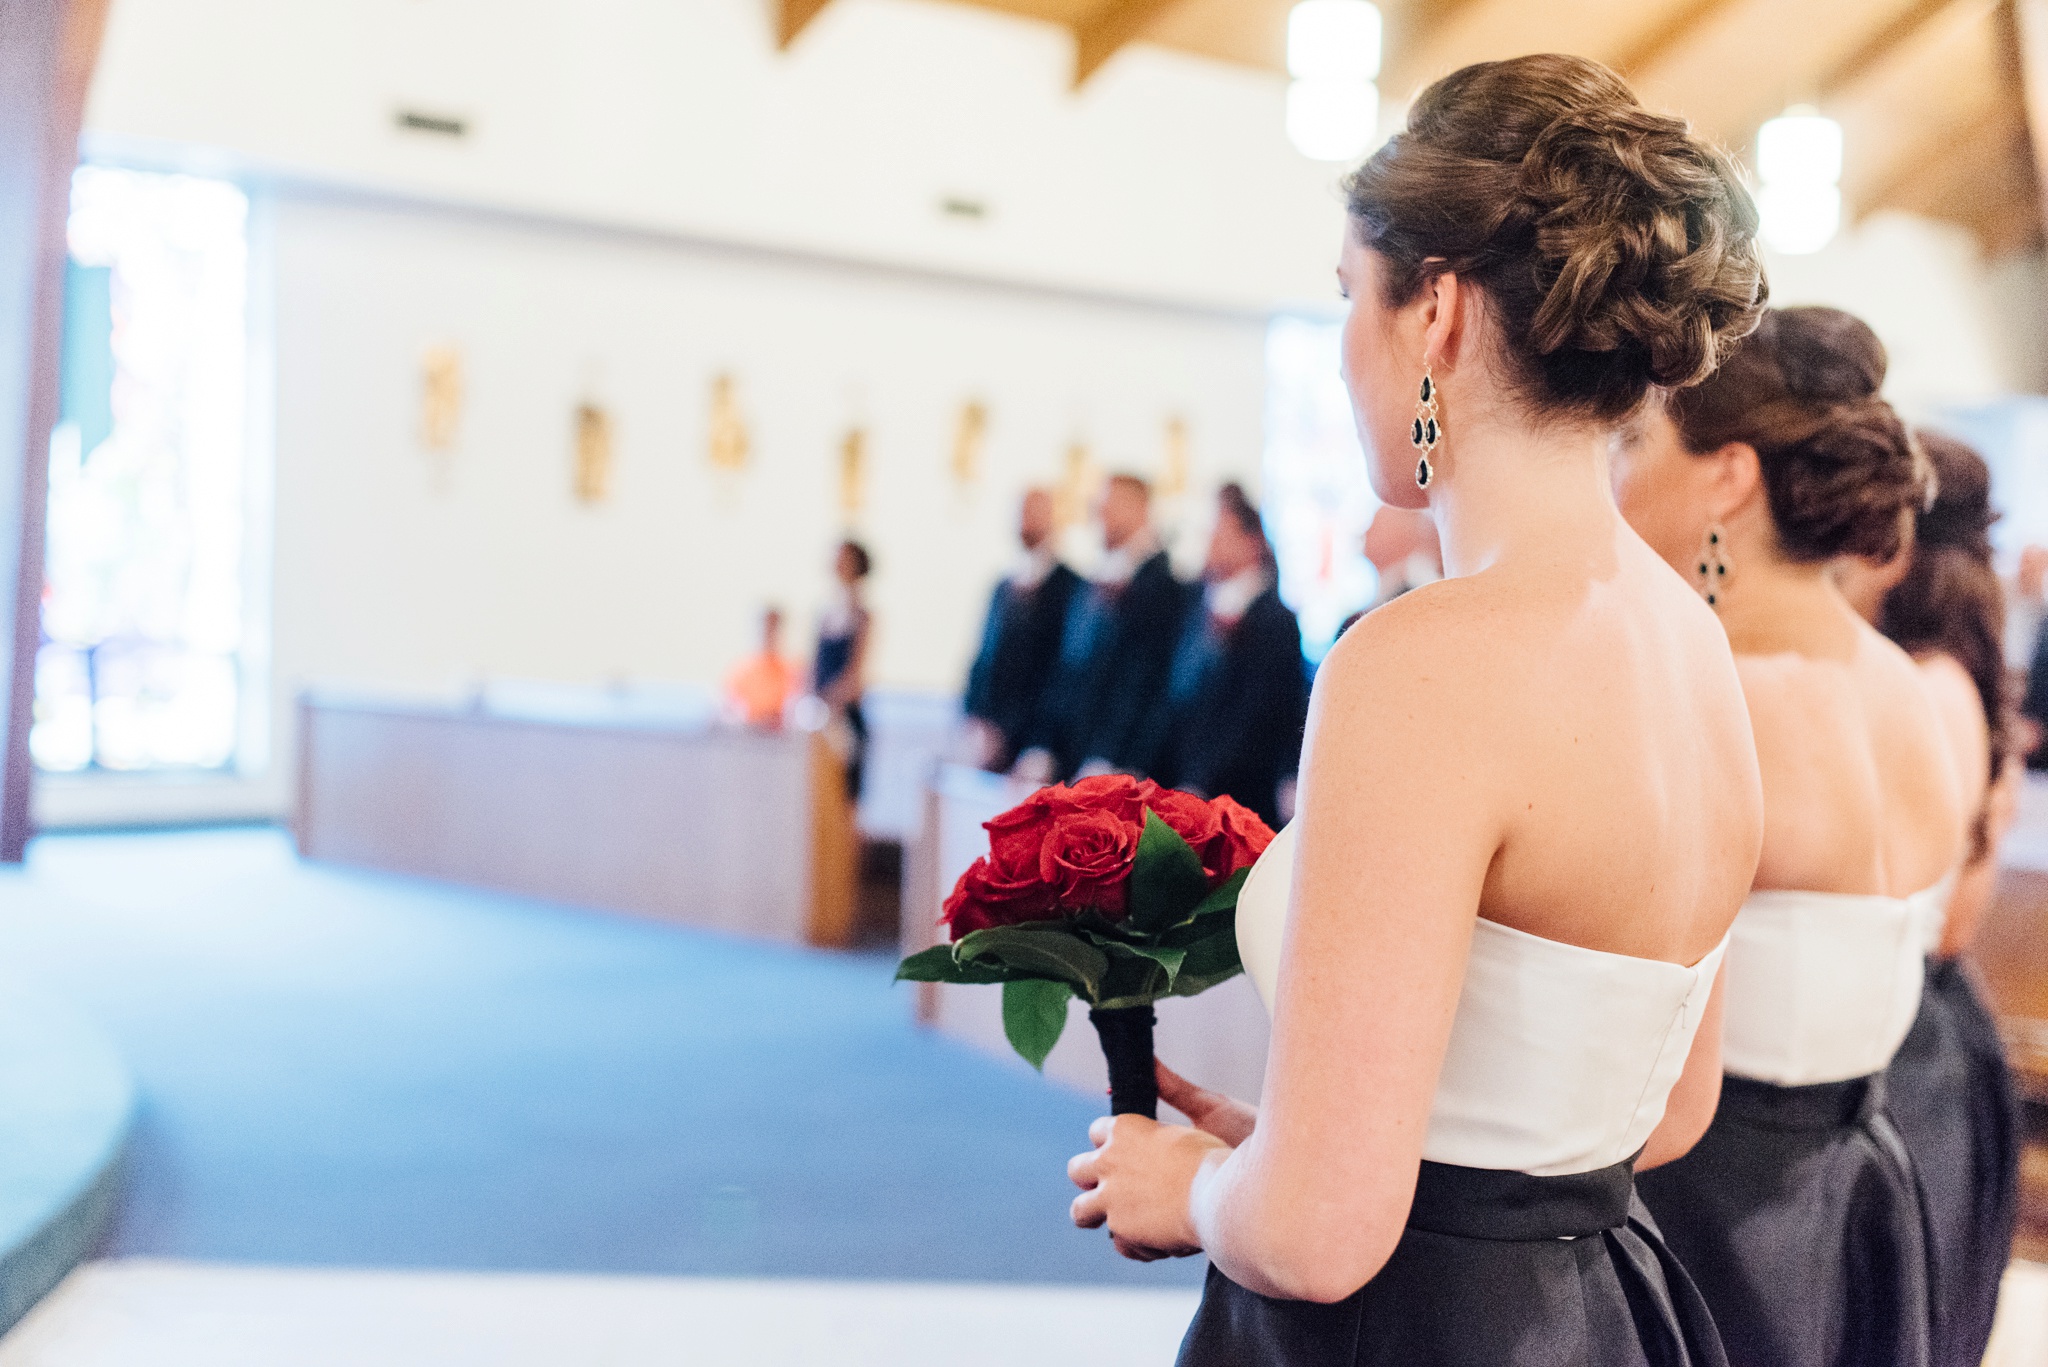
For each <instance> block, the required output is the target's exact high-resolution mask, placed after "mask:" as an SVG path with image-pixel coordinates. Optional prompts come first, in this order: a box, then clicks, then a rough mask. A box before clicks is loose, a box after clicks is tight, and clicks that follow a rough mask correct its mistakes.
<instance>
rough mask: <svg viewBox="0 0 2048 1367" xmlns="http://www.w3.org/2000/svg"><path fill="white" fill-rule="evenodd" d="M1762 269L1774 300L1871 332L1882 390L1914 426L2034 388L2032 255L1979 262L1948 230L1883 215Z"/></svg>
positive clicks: (1961, 235) (2035, 262) (1965, 238)
mask: <svg viewBox="0 0 2048 1367" xmlns="http://www.w3.org/2000/svg"><path fill="white" fill-rule="evenodd" d="M1769 271H1770V281H1771V302H1772V303H1774V304H1779V305H1787V304H1831V305H1833V306H1834V307H1836V308H1841V309H1847V310H1848V311H1849V312H1851V313H1854V314H1856V315H1858V316H1859V317H1861V318H1862V319H1863V320H1864V321H1865V322H1867V323H1869V324H1870V326H1871V327H1872V328H1873V329H1874V330H1875V331H1876V332H1877V335H1878V336H1879V337H1881V338H1883V339H1884V344H1885V349H1886V350H1887V351H1888V352H1889V353H1890V355H1891V371H1890V374H1889V376H1888V378H1887V380H1886V383H1885V393H1886V395H1887V396H1888V397H1889V398H1891V400H1892V401H1893V402H1894V403H1896V404H1898V405H1899V406H1900V407H1901V408H1902V409H1904V410H1906V411H1907V413H1908V414H1910V415H1912V416H1914V417H1915V418H1920V419H1924V418H1926V417H1928V416H1931V415H1932V414H1934V413H1936V412H1938V411H1939V410H1941V409H1942V408H1945V407H1949V406H1953V405H1955V404H1960V403H1973V402H1978V401H1981V400H1984V399H1989V398H1993V397H1996V396H1997V395H2000V394H2009V393H2014V392H2018V391H2025V390H2029V389H2034V388H2037V387H2038V386H2039V383H2040V379H2041V365H2042V359H2043V358H2042V356H2041V354H2040V351H2039V342H2040V340H2041V338H2040V335H2039V328H2040V323H2039V314H2040V312H2041V307H2042V304H2043V303H2044V302H2048V300H2044V297H2043V295H2042V294H2041V292H2040V289H2041V278H2040V274H2041V273H2040V266H2039V258H2038V257H2016V258H2011V259H2008V260H2006V261H2002V262H1997V263H1992V262H1987V261H1986V260H1985V259H1984V256H1983V253H1982V252H1981V251H1980V249H1979V248H1978V246H1977V243H1976V240H1975V239H1974V238H1973V237H1972V236H1971V235H1970V234H1969V233H1968V232H1966V231H1965V230H1964V229H1962V228H1961V227H1958V226H1957V225H1955V224H1952V223H1937V222H1934V221H1932V220H1930V219H1924V218H1915V217H1911V216H1908V215H1905V214H1897V213H1879V214H1873V215H1871V216H1870V217H1869V218H1867V219H1865V220H1863V221H1862V222H1861V223H1860V224H1857V225H1854V226H1852V227H1848V228H1845V230H1844V231H1843V232H1842V234H1841V235H1840V236H1839V237H1837V238H1836V239H1835V240H1834V241H1833V242H1831V243H1829V244H1828V246H1826V247H1824V248H1823V249H1821V250H1820V251H1818V252H1815V253H1813V254H1812V255H1810V256H1780V255H1775V254H1773V255H1772V256H1771V257H1770V259H1769Z"/></svg>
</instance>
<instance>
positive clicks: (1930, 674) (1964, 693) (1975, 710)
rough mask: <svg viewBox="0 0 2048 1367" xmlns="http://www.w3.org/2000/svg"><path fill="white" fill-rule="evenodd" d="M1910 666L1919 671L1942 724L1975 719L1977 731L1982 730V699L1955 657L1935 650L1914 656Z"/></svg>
mask: <svg viewBox="0 0 2048 1367" xmlns="http://www.w3.org/2000/svg"><path fill="white" fill-rule="evenodd" d="M1913 662H1914V663H1915V664H1917V665H1918V666H1919V667H1920V681H1921V683H1922V684H1924V685H1925V686H1926V688H1927V691H1928V694H1929V696H1931V697H1932V698H1933V699H1934V705H1935V707H1936V708H1938V709H1939V710H1940V712H1941V714H1942V717H1943V719H1944V720H1947V721H1949V722H1951V723H1960V722H1961V721H1962V720H1963V719H1965V718H1974V719H1975V721H1976V723H1977V725H1978V726H1979V727H1980V728H1981V727H1982V726H1983V724H1984V699H1983V696H1982V695H1981V694H1979V693H1978V692H1977V681H1976V680H1975V679H1972V678H1971V677H1970V672H1969V671H1968V670H1966V669H1964V668H1963V666H1962V664H1961V663H1960V662H1958V661H1957V659H1956V657H1955V656H1953V655H1951V654H1949V653H1948V652H1947V651H1945V650H1937V651H1933V652H1931V653H1929V654H1926V655H1921V656H1917V657H1915V659H1914V661H1913Z"/></svg>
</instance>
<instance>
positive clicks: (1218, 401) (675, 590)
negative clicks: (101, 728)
mask: <svg viewBox="0 0 2048 1367" xmlns="http://www.w3.org/2000/svg"><path fill="white" fill-rule="evenodd" d="M270 209H271V212H269V213H268V214H267V215H265V217H267V218H268V220H269V224H270V228H269V231H270V233H271V235H272V236H271V240H270V242H269V250H268V252H267V255H268V256H269V257H270V259H271V262H272V269H273V271H274V288H275V301H274V311H275V365H276V443H275V444H276V472H275V487H276V516H275V526H274V540H275V547H276V549H275V574H274V579H273V583H272V594H273V602H274V620H275V625H274V632H273V640H272V665H273V671H274V677H275V682H276V712H275V717H276V725H277V728H278V729H277V730H276V733H275V734H276V736H277V742H278V743H277V744H276V745H275V746H274V748H273V755H274V756H275V757H276V759H277V762H276V763H274V764H273V765H272V766H271V768H270V771H269V772H268V774H267V775H266V776H265V778H264V780H263V781H262V782H261V783H260V784H259V785H257V786H256V787H255V788H245V789H243V790H241V791H239V792H237V793H225V792H218V791H216V792H214V793H212V794H211V795H210V796H209V795H205V794H202V795H201V798H200V799H199V800H200V801H201V802H202V806H201V807H200V808H198V809H195V808H193V807H192V806H191V805H190V803H191V801H193V800H194V799H193V798H192V796H191V795H190V794H183V795H179V794H171V795H167V794H166V793H165V792H164V791H163V790H162V789H161V788H149V789H144V790H140V791H138V790H136V789H134V788H129V789H126V790H121V791H118V792H117V793H116V794H115V795H114V796H112V797H106V796H101V797H98V798H94V797H93V796H92V795H91V794H86V795H84V796H81V795H80V793H79V790H78V789H77V788H76V787H75V786H74V785H67V784H54V785H50V784H46V785H45V788H46V794H45V802H44V811H45V816H46V817H47V818H49V819H52V820H64V819H66V818H70V819H81V818H85V817H90V816H99V817H102V818H104V817H105V816H107V815H109V814H118V815H121V816H124V817H129V818H131V819H132V818H133V817H134V816H136V815H140V814H144V813H167V812H171V811H186V812H190V811H193V810H204V809H206V808H205V806H204V803H207V802H210V803H212V804H213V805H214V807H218V806H219V805H220V804H222V803H226V804H227V806H228V807H229V808H230V809H237V808H238V805H239V809H255V810H273V811H275V810H282V809H283V807H284V805H285V803H286V800H287V798H288V794H289V787H288V786H287V785H288V780H289V759H290V756H291V745H290V736H289V727H290V725H291V721H292V717H291V712H290V706H289V702H290V698H291V696H292V694H293V693H294V692H295V690H296V689H297V688H299V687H300V686H302V685H304V684H307V683H312V682H319V681H346V682H353V683H372V684H377V685H386V686H400V687H421V688H435V689H440V688H449V687H460V686H463V685H465V684H468V683H472V682H474V681H476V680H479V679H481V678H483V677H485V676H490V675H497V676H507V675H509V676H518V677H534V678H546V679H558V680H567V681H578V682H602V681H605V680H609V679H612V678H616V677H621V676H623V677H628V678H632V679H636V680H641V681H703V682H707V683H709V682H715V681H716V680H717V679H718V678H719V676H720V675H721V674H722V673H723V671H724V670H725V669H726V668H727V667H728V666H729V665H730V664H731V662H732V661H733V660H735V659H736V658H738V657H739V656H740V655H741V654H742V653H743V652H744V651H745V650H746V649H747V648H748V647H749V645H750V642H751V640H752V638H753V634H754V632H755V629H756V619H757V614H758V612H759V609H760V607H761V605H762V604H763V603H764V602H767V601H771V600H773V601H777V602H780V603H782V604H785V605H786V606H787V607H789V608H790V609H791V610H792V613H793V619H792V628H793V631H792V635H793V636H795V637H796V638H797V643H798V644H799V645H801V643H802V639H803V637H804V635H805V634H806V633H807V632H808V631H809V629H810V626H811V622H812V618H813V614H814V612H815V610H816V608H817V607H818V606H819V605H820V604H821V602H822V601H823V596H824V593H825V590H826V585H827V581H826V574H825V570H826V559H827V555H828V552H829V549H830V547H831V545H832V544H833V542H834V539H835V538H836V537H837V536H838V535H839V534H840V531H841V529H842V520H841V514H840V510H839V505H838V497H839V481H838V450H839V442H840V438H841V436H842V435H843V433H844V432H845V431H846V429H847V428H848V427H849V426H850V425H852V424H853V423H855V422H860V423H861V424H863V425H864V427H865V428H866V430H867V432H868V437H869V462H870V471H871V473H870V478H869V481H868V500H867V505H866V508H865V510H864V512H863V514H862V515H861V517H860V519H859V521H858V525H857V528H856V529H857V530H858V531H859V533H860V534H861V535H863V536H864V537H865V538H867V539H868V540H869V542H870V544H871V545H872V546H873V547H874V548H875V550H876V553H877V570H876V574H875V578H874V581H873V602H874V605H875V608H876V612H877V617H878V620H879V623H880V629H879V636H878V639H877V643H876V651H877V654H876V659H875V663H874V675H875V677H876V679H877V680H878V681H879V682H881V683H883V684H886V685H896V686H907V687H914V688H932V689H951V688H954V687H957V686H958V684H959V681H960V678H961V676H962V674H963V672H964V670H965V666H966V661H967V656H968V652H969V651H970V650H971V648H972V646H973V643H974V640H975V632H976V629H977V628H978V625H979V619H980V614H981V611H982V609H983V607H984V606H985V602H986V595H987V592H988V589H989V587H990V585H991V583H992V582H993V580H994V578H995V577H996V576H997V575H998V574H1000V573H1001V572H1002V570H1003V568H1004V567H1005V566H1006V565H1007V563H1008V561H1009V559H1010V557H1011V556H1012V555H1013V553H1014V540H1013V537H1012V533H1011V527H1012V525H1013V519H1014V514H1015V497H1016V493H1017V491H1018V490H1019V489H1020V488H1021V487H1022V486H1023V485H1024V484H1026V483H1028V482H1032V481H1040V480H1043V481H1051V480H1053V479H1055V478H1056V477H1057V476H1058V474H1059V472H1060V469H1061V462H1062V458H1063V453H1064V451H1065V449H1066V447H1067V445H1068V443H1069V442H1070V441H1071V440H1072V439H1073V438H1074V437H1075V436H1077V435H1080V436H1082V437H1085V439H1086V440H1087V441H1088V443H1089V445H1090V446H1091V448H1092V450H1093V451H1094V453H1095V455H1096V458H1097V460H1098V461H1099V462H1100V463H1101V464H1103V465H1104V466H1106V467H1109V468H1117V467H1126V468H1132V469H1135V470H1139V471H1141V472H1156V471H1158V470H1159V469H1160V467H1161V465H1162V462H1163V460H1164V453H1165V449H1166V424H1167V421H1168V419H1169V417H1173V416H1179V417H1182V418H1184V419H1185V421H1186V422H1187V424H1188V428H1189V431H1190V433H1191V434H1192V452H1191V454H1192V462H1193V470H1192V474H1193V479H1194V483H1195V486H1196V487H1197V488H1208V487H1211V486H1212V485H1213V483H1214V482H1215V481H1216V480H1218V479H1220V478H1223V477H1225V476H1236V477H1241V478H1246V479H1253V478H1255V477H1256V473H1257V470H1258V462H1259V454H1260V444H1261V434H1262V418H1263V403H1264V369H1263V345H1264V323H1263V320H1261V319H1259V318H1256V317H1253V318H1245V317H1239V316H1236V315H1220V314H1205V313H1197V312H1192V311H1173V310H1166V309H1162V308H1158V307H1153V306H1142V305H1134V304H1119V303H1113V302H1107V301H1100V300H1088V299H1082V298H1075V297H1068V296H1058V295H1051V294H1046V293H1043V292H1036V291H1028V290H1022V289H1015V288H1009V287H1002V286H993V285H976V284H970V283H964V282H953V281H945V280H941V279H935V278H928V277H916V276H909V275H904V274H902V273H897V272H885V271H878V270H874V269H871V268H864V267H852V266H831V265H827V264H819V263H802V262H792V261H790V260H787V259H779V258H775V257H769V256H762V255H758V254H748V253H743V252H737V251H729V250H722V249H707V248H703V247H696V246H690V245H685V244H678V243H675V242H665V241H660V240H655V239H650V238H646V237H638V236H631V235H625V234H620V233H616V232H612V231H609V230H602V229H578V228H571V227H564V226H561V225H558V224H547V223H534V222H520V221H515V220H512V219H508V218H505V217H502V216H500V217H487V216H482V215H478V214H474V213H469V212H463V211H452V210H434V209H422V208H419V207H407V206H401V205H381V206H380V205H375V204H369V203H364V202H361V201H352V200H337V199H332V198H326V197H320V196H312V197H291V196H288V197H284V198H281V199H279V200H277V201H275V202H274V203H273V204H272V205H271V206H270ZM447 344H452V345H455V346H457V347H459V348H460V349H461V351H462V353H463V355H464V358H465V366H466V386H467V398H466V404H465V410H464V420H463V424H462V428H461V435H460V442H459V449H458V450H457V451H456V452H455V453H454V454H453V456H452V457H451V458H449V460H448V463H447V465H446V466H445V468H443V467H439V466H437V460H436V458H435V457H431V456H429V455H428V454H427V453H426V452H425V451H424V450H423V449H422V447H421V445H420V441H419V437H418V429H419V419H420V408H419V403H420V394H421V379H420V371H419V365H420V357H421V353H422V352H423V351H424V350H425V349H426V348H427V347H429V346H434V345H447ZM721 371H729V372H730V373H731V374H733V375H734V376H736V377H737V379H738V381H739V385H740V393H741V397H742V401H743V405H744V408H745V410H746V413H747V415H748V418H749V420H750V426H751V431H752V437H753V448H754V454H753V460H752V464H751V466H750V468H749V469H748V470H747V471H746V472H745V473H743V474H741V475H739V476H737V477H730V476H726V475H724V474H723V473H722V472H719V471H717V470H716V469H714V468H713V467H712V465H711V464H710V462H709V460H708V457H707V448H708V441H707V436H708V432H709V409H710V382H711V378H712V376H713V375H714V374H716V373H719V372H721ZM970 398H973V399H978V400H980V401H982V402H983V403H985V404H986V406H987V408H988V412H989V429H988V438H987V445H986V450H985V454H984V467H983V475H982V477H981V479H980V480H979V481H978V482H977V483H976V484H974V485H973V486H971V487H966V488H962V487H960V486H958V485H957V484H956V483H955V482H954V480H953V478H952V475H951V472H950V468H949V461H950V454H951V445H952V436H953V431H954V425H955V422H956V419H957V415H958V412H959V409H960V406H961V404H962V403H963V402H965V401H966V400H968V399H970ZM585 399H590V400H592V401H595V402H597V403H599V404H601V405H603V406H604V407H606V408H607V409H608V410H609V411H610V413H611V414H612V417H613V421H614V431H615V436H616V442H617V463H616V477H615V482H614V489H613V494H612V497H611V498H610V499H609V500H608V501H607V502H604V503H601V504H597V505H584V504H580V503H578V502H577V501H576V500H575V498H574V497H573V495H572V481H571V473H572V468H573V465H572V450H573V441H572V431H571V422H572V413H573V410H574V408H575V406H576V405H577V404H578V403H579V402H582V401H584V400H585ZM103 791H104V790H103ZM167 802H170V803H174V804H175V803H183V804H184V805H183V806H175V805H174V806H166V803H167Z"/></svg>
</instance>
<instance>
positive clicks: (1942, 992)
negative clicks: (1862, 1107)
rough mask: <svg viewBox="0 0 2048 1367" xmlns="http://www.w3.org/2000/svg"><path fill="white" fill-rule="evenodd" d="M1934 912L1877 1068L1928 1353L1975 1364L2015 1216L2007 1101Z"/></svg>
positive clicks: (1995, 1052) (1987, 1030)
mask: <svg viewBox="0 0 2048 1367" xmlns="http://www.w3.org/2000/svg"><path fill="white" fill-rule="evenodd" d="M1941 913H1942V909H1941V908H1939V907H1937V908H1935V909H1934V915H1933V916H1932V917H1931V918H1930V919H1929V921H1928V923H1927V927H1926V937H1925V943H1926V946H1927V952H1928V960H1927V988H1926V990H1925V991H1924V992H1923V993H1921V996H1920V1013H1919V1015H1918V1017H1917V1018H1916V1019H1915V1020H1914V1022H1913V1028H1912V1030H1911V1031H1910V1032H1909V1033H1908V1034H1907V1035H1906V1042H1905V1043H1904V1044H1902V1045H1901V1046H1899V1052H1898V1054H1897V1056H1896V1057H1894V1058H1893V1059H1892V1066H1891V1068H1890V1069H1889V1070H1887V1072H1886V1073H1885V1110H1886V1111H1887V1112H1889V1113H1890V1115H1891V1117H1892V1120H1893V1123H1895V1124H1896V1125H1897V1126H1898V1129H1899V1135H1900V1137H1901V1138H1902V1139H1904V1140H1905V1143H1906V1151H1907V1152H1908V1153H1909V1154H1911V1155H1912V1158H1913V1167H1914V1169H1915V1171H1916V1172H1917V1174H1918V1176H1919V1179H1920V1194H1921V1197H1922V1199H1923V1201H1924V1203H1925V1209H1926V1217H1927V1218H1926V1225H1927V1252H1928V1262H1929V1292H1930V1300H1931V1307H1930V1308H1931V1310H1932V1312H1933V1313H1932V1322H1931V1325H1930V1332H1931V1346H1932V1358H1933V1361H1934V1363H1935V1364H1936V1367H1951V1364H1953V1365H1954V1367H1977V1364H1978V1363H1980V1362H1982V1361H1983V1360H1984V1349H1985V1346H1986V1345H1987V1344H1988V1343H1989V1342H1990V1340H1991V1320H1992V1316H1993V1315H1994V1313H1995V1312H1996V1311H1997V1309H1998V1288H1999V1284H2000V1281H2001V1279H2002V1278H2003V1277H2004V1275H2005V1265H2006V1262H2007V1261H2008V1259H2009V1258H2010V1257H2011V1254H2012V1236H2013V1225H2014V1222H2015V1221H2016V1220H2017V1219H2018V1216H2019V1161H2020V1125H2019V1104H2018V1102H2017V1100H2016V1099H2015V1097H2014V1095H2013V1089H2012V1075H2011V1074H2010V1073H2009V1072H2008V1071H2007V1069H2006V1062H2005V1047H2004V1045H2003V1044H2002V1043H2001V1042H2000V1040H1999V1037H1998V1026H1997V1024H1996V1023H1995V1022H1994V1021H1993V1020H1992V1018H1991V1013H1990V1012H1989V1011H1987V1010H1986V1009H1985V1008H1984V1003H1983V1000H1982V999H1981V998H1980V997H1979V996H1978V995H1977V989H1976V986H1975V984H1973V983H1972V982H1971V981H1970V975H1969V973H1968V971H1967V970H1966V969H1965V968H1964V967H1963V965H1962V964H1961V963H1960V962H1958V961H1957V960H1955V959H1943V958H1941V957H1939V955H1938V953H1937V950H1938V949H1939V946H1940V944H1941V932H1942V924H1943V920H1944V917H1943V915H1942V914H1941Z"/></svg>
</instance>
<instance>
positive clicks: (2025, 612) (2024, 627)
mask: <svg viewBox="0 0 2048 1367" xmlns="http://www.w3.org/2000/svg"><path fill="white" fill-rule="evenodd" d="M2044 615H2048V546H2026V547H2023V548H2021V550H2020V558H2019V563H2018V564H2017V565H2015V566H2014V567H2013V576H2012V581H2011V583H2010V584H2009V585H2008V586H2007V592H2006V595H2005V663H2006V665H2007V667H2008V668H2011V669H2015V670H2021V671H2024V670H2025V669H2026V668H2027V667H2028V666H2029V665H2031V664H2033V662H2034V647H2035V645H2036V644H2038V643H2039V641H2040V639H2041V619H2042V617H2043V616H2044Z"/></svg>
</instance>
